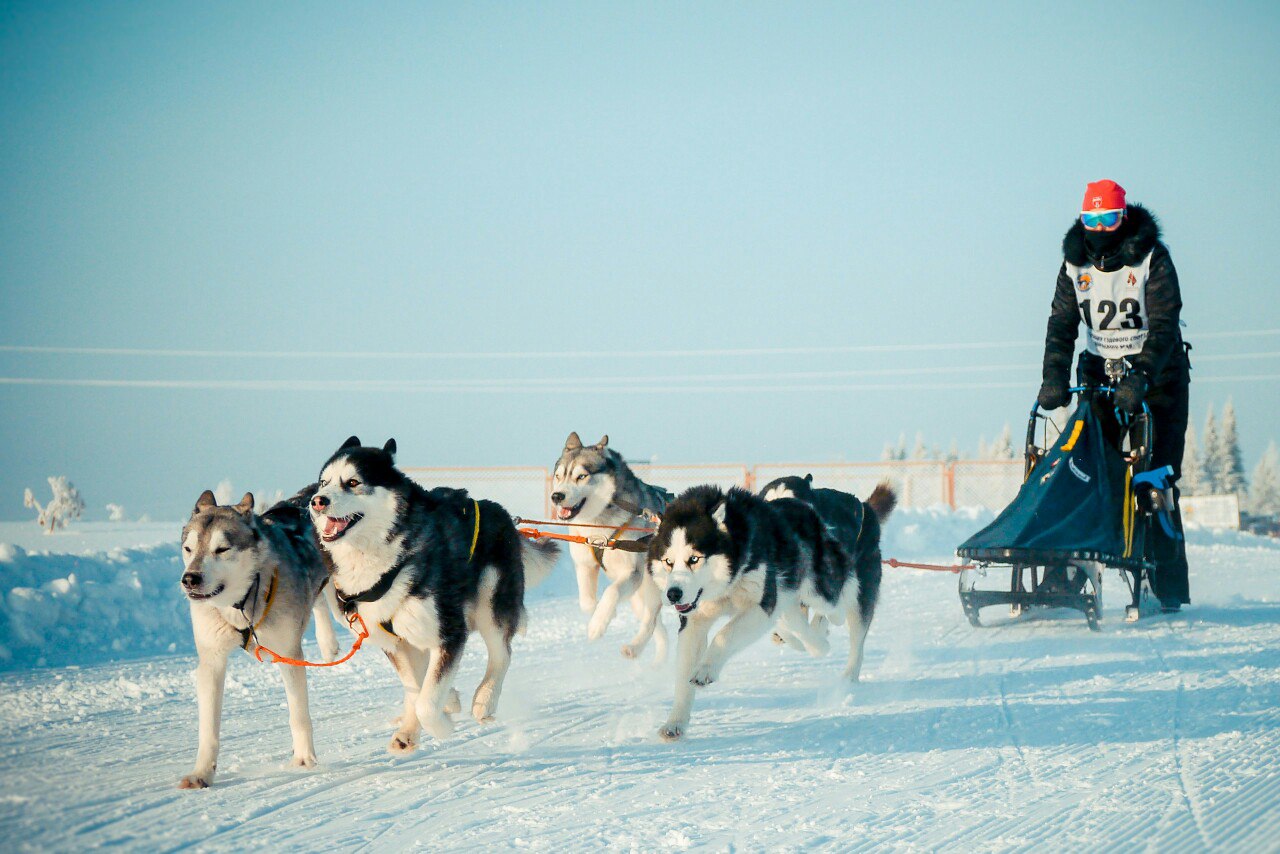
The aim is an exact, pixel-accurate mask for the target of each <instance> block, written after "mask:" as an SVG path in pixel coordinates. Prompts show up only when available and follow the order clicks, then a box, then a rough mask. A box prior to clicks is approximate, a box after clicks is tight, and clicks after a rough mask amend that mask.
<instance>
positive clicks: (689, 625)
mask: <svg viewBox="0 0 1280 854" xmlns="http://www.w3.org/2000/svg"><path fill="white" fill-rule="evenodd" d="M683 623H684V624H683V625H682V626H681V627H680V635H679V637H677V639H676V696H675V702H674V703H673V704H672V705H671V714H670V715H669V716H668V717H667V722H666V723H665V724H663V725H662V726H661V727H659V728H658V738H660V739H662V740H663V741H677V740H678V739H679V738H680V737H681V736H683V735H684V731H685V729H686V728H687V727H688V726H689V713H690V712H692V711H693V681H692V680H693V671H694V668H695V667H697V664H698V661H699V660H701V658H702V653H703V652H704V651H705V650H706V648H707V632H708V630H710V628H711V621H710V620H699V619H696V618H694V619H686V620H684V621H683Z"/></svg>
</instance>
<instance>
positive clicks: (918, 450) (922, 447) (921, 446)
mask: <svg viewBox="0 0 1280 854" xmlns="http://www.w3.org/2000/svg"><path fill="white" fill-rule="evenodd" d="M932 458H933V454H931V453H930V452H929V446H928V445H926V444H925V443H924V433H922V432H921V433H916V446H915V447H914V448H912V449H911V459H913V460H929V459H932Z"/></svg>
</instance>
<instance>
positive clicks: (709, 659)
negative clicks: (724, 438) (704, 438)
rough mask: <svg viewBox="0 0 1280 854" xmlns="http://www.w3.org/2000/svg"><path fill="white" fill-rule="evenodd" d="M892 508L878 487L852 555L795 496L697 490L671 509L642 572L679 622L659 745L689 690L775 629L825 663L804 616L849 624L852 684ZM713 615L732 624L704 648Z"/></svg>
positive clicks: (823, 646)
mask: <svg viewBox="0 0 1280 854" xmlns="http://www.w3.org/2000/svg"><path fill="white" fill-rule="evenodd" d="M895 500H896V499H895V497H894V494H893V491H892V489H890V488H889V487H888V486H887V485H884V484H882V485H880V486H878V487H876V489H875V491H874V492H873V493H872V494H871V497H870V498H868V499H867V506H868V507H870V508H871V510H872V512H871V513H869V514H864V518H863V522H862V531H861V533H860V535H859V537H858V539H857V541H856V546H855V548H854V549H852V550H851V549H849V548H847V547H846V545H845V544H844V543H842V542H841V540H840V539H839V538H838V537H836V536H834V535H833V534H832V533H831V531H829V530H828V527H827V524H826V522H825V521H824V520H823V519H822V517H821V516H819V515H818V512H817V511H816V510H815V509H814V507H813V506H812V505H810V504H808V503H806V502H804V501H801V500H799V499H796V498H781V497H780V498H777V499H776V500H773V501H765V500H764V499H763V498H761V497H759V496H757V495H753V494H752V493H750V492H748V491H746V490H744V489H739V488H736V487H735V488H733V489H730V490H729V491H728V492H725V491H723V490H721V489H720V488H719V487H716V486H696V487H694V488H692V489H690V490H687V491H686V492H684V493H683V494H681V495H680V497H679V498H677V499H676V500H675V501H674V502H672V503H671V504H670V505H668V507H667V510H666V513H665V514H664V515H663V517H662V524H661V525H660V526H659V528H658V532H657V533H656V534H655V535H654V538H653V541H652V542H651V543H650V546H649V572H650V574H651V575H652V576H653V578H654V579H655V581H657V583H658V585H659V586H660V587H662V588H663V590H664V591H665V595H666V598H667V601H669V602H670V603H671V604H672V605H673V606H674V607H675V609H676V611H677V613H679V615H680V635H679V641H678V643H677V646H676V690H675V704H674V706H673V707H672V709H671V715H670V717H669V718H668V719H667V722H666V723H665V724H663V725H662V727H661V728H660V729H659V730H658V735H659V737H661V738H662V739H663V740H664V741H675V740H676V739H678V738H680V737H681V736H682V735H683V734H684V731H685V728H686V727H687V726H688V724H689V713H690V711H691V710H692V708H693V694H694V687H695V686H699V687H701V686H705V685H710V684H711V683H712V682H715V681H716V680H717V679H719V678H720V672H721V670H722V669H723V668H724V665H725V662H726V661H728V659H729V658H730V657H731V656H733V655H735V654H736V653H738V652H739V651H741V650H742V649H745V648H746V647H747V646H748V645H750V644H751V643H752V642H753V641H755V640H757V639H758V638H760V637H761V636H762V635H764V634H765V633H767V632H768V631H769V630H770V629H771V628H773V627H774V626H775V625H777V626H778V628H780V629H781V630H782V631H783V632H784V633H785V635H784V637H786V638H788V639H793V640H794V641H795V642H797V643H798V644H800V645H801V646H803V647H804V649H806V650H807V651H808V652H809V653H810V654H812V655H825V654H826V652H827V650H828V648H829V645H828V642H827V636H826V633H825V632H824V631H823V630H822V629H821V628H820V627H819V626H817V625H814V624H811V623H810V621H809V619H808V614H813V615H815V616H821V617H824V618H826V619H827V620H830V621H831V622H833V623H835V624H837V625H839V624H841V623H843V622H845V620H846V619H847V620H848V621H849V662H848V666H847V667H846V668H845V672H844V675H845V678H846V679H849V680H851V681H856V680H857V678H858V673H859V670H860V669H861V666H862V645H863V640H864V639H865V638H866V633H867V629H868V628H869V627H870V624H871V616H872V614H873V613H874V610H875V598H876V592H877V591H878V589H879V583H878V582H879V577H880V524H881V522H883V521H884V520H885V519H886V518H887V517H888V515H889V512H890V511H891V510H892V509H893V506H894V503H895ZM864 582H865V591H866V592H865V594H864ZM720 617H728V619H729V621H728V622H727V623H726V624H725V625H724V627H723V628H721V629H720V631H719V632H717V633H716V636H715V638H714V639H713V640H712V641H711V642H710V644H708V642H707V635H708V634H709V632H710V629H711V626H712V624H713V623H714V622H715V621H716V620H717V619H718V618H720ZM814 622H815V623H816V622H817V621H816V620H815V621H814Z"/></svg>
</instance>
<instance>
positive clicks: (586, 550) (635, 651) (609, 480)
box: [551, 433, 672, 660]
mask: <svg viewBox="0 0 1280 854" xmlns="http://www.w3.org/2000/svg"><path fill="white" fill-rule="evenodd" d="M608 445H609V437H608V436H605V437H604V438H602V439H601V440H600V441H599V442H596V443H595V444H594V445H586V446H584V445H583V444H582V440H581V439H579V438H578V434H577V433H570V434H569V438H568V439H566V440H565V443H564V450H563V451H562V452H561V454H560V459H558V460H556V465H555V469H554V470H553V474H552V476H551V503H552V505H553V507H554V511H553V515H554V516H555V518H556V519H557V520H558V521H562V522H570V521H573V522H580V523H584V524H590V525H608V526H611V527H613V528H623V527H642V526H643V525H644V520H643V518H642V517H641V515H640V513H641V511H645V510H648V511H651V512H653V513H657V514H661V513H662V510H663V508H665V507H666V505H667V501H669V500H670V499H671V498H672V496H671V493H669V492H667V491H666V490H665V489H661V488H659V487H656V486H650V485H649V484H647V483H645V482H644V481H642V480H640V478H638V477H636V475H635V472H633V471H632V470H631V467H630V466H628V465H627V463H626V460H624V459H623V458H622V455H621V454H619V453H618V452H617V451H615V450H613V449H612V448H610V447H608ZM598 533H600V534H602V535H609V534H610V533H611V532H609V531H603V530H602V531H600V532H598ZM612 533H613V535H614V536H616V537H617V538H618V539H623V540H634V539H639V537H640V536H641V535H639V534H637V533H636V532H633V531H615V532H612ZM569 554H570V556H572V557H573V566H574V570H575V571H576V573H577V576H578V604H579V605H580V606H581V608H582V610H583V612H584V613H587V614H590V615H591V619H590V621H589V622H588V623H587V638H588V639H589V640H599V639H600V638H601V637H602V636H603V635H604V633H605V630H606V629H608V628H609V623H611V622H612V621H613V618H614V615H615V614H616V613H617V611H618V603H619V602H622V601H624V600H626V599H628V598H630V600H631V609H632V610H633V611H634V612H635V615H636V617H638V618H639V620H640V629H639V631H637V632H636V635H635V637H633V638H632V639H631V640H630V641H628V642H627V643H626V644H624V645H623V647H622V654H623V655H624V656H626V657H627V658H635V657H636V656H638V655H639V654H640V653H641V652H642V651H643V650H644V647H645V644H647V643H648V642H649V638H650V637H652V636H654V634H655V632H656V637H655V639H654V646H655V650H656V653H657V658H658V659H659V660H661V659H662V658H664V657H665V656H666V646H667V633H666V630H665V629H663V628H662V622H661V613H662V594H661V593H660V592H659V590H658V587H657V585H656V584H654V582H653V579H652V578H650V577H649V575H648V573H646V572H645V556H644V553H643V552H640V553H635V552H626V551H621V550H618V549H597V548H594V547H592V546H589V545H585V544H580V543H570V545H569ZM601 569H603V570H604V574H605V577H606V578H607V579H608V580H609V586H608V587H606V588H605V590H604V593H603V594H602V595H600V596H599V598H598V599H597V593H598V591H599V571H600V570H601Z"/></svg>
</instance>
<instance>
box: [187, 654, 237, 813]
mask: <svg viewBox="0 0 1280 854" xmlns="http://www.w3.org/2000/svg"><path fill="white" fill-rule="evenodd" d="M199 653H200V663H199V664H198V665H197V666H196V704H197V705H198V706H199V709H200V746H199V747H198V748H197V750H196V767H195V769H194V770H192V772H191V773H190V774H188V775H187V776H185V777H183V778H182V779H181V780H179V781H178V788H179V789H206V788H208V787H209V784H210V783H212V782H213V774H214V769H216V768H217V767H218V735H219V732H220V730H221V728H222V696H223V689H224V688H225V687H226V682H227V650H205V649H201V650H199Z"/></svg>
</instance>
